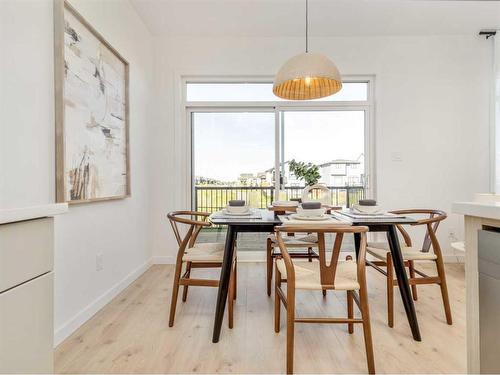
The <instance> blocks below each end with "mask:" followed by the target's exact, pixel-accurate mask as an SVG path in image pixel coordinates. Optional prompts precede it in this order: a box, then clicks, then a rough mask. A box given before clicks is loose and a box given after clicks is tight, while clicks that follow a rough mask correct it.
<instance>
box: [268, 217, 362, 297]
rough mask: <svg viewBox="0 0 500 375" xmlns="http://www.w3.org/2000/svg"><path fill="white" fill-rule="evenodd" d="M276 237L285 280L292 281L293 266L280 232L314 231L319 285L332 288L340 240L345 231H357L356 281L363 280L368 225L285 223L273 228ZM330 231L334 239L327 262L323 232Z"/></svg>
mask: <svg viewBox="0 0 500 375" xmlns="http://www.w3.org/2000/svg"><path fill="white" fill-rule="evenodd" d="M275 231H276V238H277V241H278V245H279V247H280V251H281V254H282V256H283V260H284V262H285V267H286V272H287V280H288V281H287V282H288V283H289V285H290V282H292V283H293V280H295V271H294V268H293V262H292V259H291V257H290V254H289V253H288V250H287V248H286V244H285V242H284V241H283V237H282V233H286V234H289V233H301V232H308V233H316V234H317V236H318V252H319V254H318V255H319V264H320V273H321V285H322V286H324V287H325V288H330V289H334V288H335V273H336V270H337V264H338V259H339V256H340V248H341V246H342V240H343V237H344V234H346V233H358V234H359V235H360V237H361V241H360V247H359V253H358V259H357V274H358V282H360V283H361V282H363V283H364V281H365V256H366V232H367V231H368V227H364V226H339V225H331V226H326V225H321V226H317V227H316V226H314V225H286V226H280V227H276V228H275ZM327 233H332V234H335V241H334V244H333V249H332V254H331V257H330V262H329V263H327V259H326V246H325V234H327Z"/></svg>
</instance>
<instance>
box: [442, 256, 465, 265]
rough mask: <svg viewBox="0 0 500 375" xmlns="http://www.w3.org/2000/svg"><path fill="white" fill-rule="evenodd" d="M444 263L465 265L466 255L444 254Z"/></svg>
mask: <svg viewBox="0 0 500 375" xmlns="http://www.w3.org/2000/svg"><path fill="white" fill-rule="evenodd" d="M443 261H444V262H445V263H465V255H464V254H457V255H453V254H443Z"/></svg>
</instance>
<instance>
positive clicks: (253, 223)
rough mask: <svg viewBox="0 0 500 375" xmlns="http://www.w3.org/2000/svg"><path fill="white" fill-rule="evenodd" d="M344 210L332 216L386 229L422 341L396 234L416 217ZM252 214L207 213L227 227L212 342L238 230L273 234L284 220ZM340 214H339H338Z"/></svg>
mask: <svg viewBox="0 0 500 375" xmlns="http://www.w3.org/2000/svg"><path fill="white" fill-rule="evenodd" d="M348 212H349V211H345V212H342V211H340V212H334V213H332V216H333V217H337V218H339V219H341V220H342V221H344V222H347V223H349V224H350V225H361V226H367V227H368V228H369V230H370V232H385V233H386V234H387V240H388V244H389V249H390V251H391V254H392V258H393V266H394V269H395V274H396V278H397V281H398V285H399V291H400V294H401V299H402V301H403V305H404V308H405V312H406V316H407V319H408V323H409V325H410V329H411V333H412V336H413V339H414V340H415V341H421V335H420V329H419V326H418V320H417V316H416V313H415V306H414V304H413V299H412V296H411V292H410V285H409V283H408V276H407V274H406V270H405V266H404V261H403V255H402V253H401V246H400V245H399V239H398V235H397V230H396V225H398V224H414V223H416V220H415V219H413V218H411V217H402V216H393V217H390V218H388V217H385V218H379V217H377V216H374V217H369V216H368V215H359V216H358V215H351V214H349V213H348ZM254 213H255V214H254V215H251V216H248V217H245V216H225V215H223V214H221V212H216V213H213V214H212V215H210V217H209V220H210V222H211V223H212V224H214V225H219V226H226V227H227V233H226V240H225V244H224V257H223V261H222V269H221V273H220V280H219V288H218V292H217V304H216V308H215V318H214V326H213V335H212V342H214V343H217V342H219V339H220V335H221V328H222V321H223V319H224V311H225V308H226V301H227V294H228V289H229V277H230V274H231V263H232V259H233V255H234V249H235V246H234V245H235V243H236V239H237V237H238V233H241V232H254V233H258V232H261V233H272V232H274V227H276V226H279V225H282V224H283V222H282V221H281V219H280V216H279V215H278V214H277V213H276V212H273V211H272V210H266V209H256V210H254ZM339 215H340V216H339ZM354 245H355V251H356V255H358V253H359V246H360V236H359V235H357V236H356V235H355V236H354Z"/></svg>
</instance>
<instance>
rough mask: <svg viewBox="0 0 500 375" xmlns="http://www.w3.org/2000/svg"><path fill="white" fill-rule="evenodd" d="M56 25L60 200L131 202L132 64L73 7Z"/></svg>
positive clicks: (58, 5)
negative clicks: (130, 102)
mask: <svg viewBox="0 0 500 375" xmlns="http://www.w3.org/2000/svg"><path fill="white" fill-rule="evenodd" d="M54 22H55V25H54V26H55V28H54V30H55V49H54V50H55V95H56V98H55V99H56V100H55V102H56V200H57V201H58V202H68V203H85V202H93V201H101V200H109V199H120V198H125V197H128V196H130V164H129V95H128V83H129V64H128V62H127V61H126V60H125V59H124V58H123V57H122V56H121V55H120V54H119V53H118V52H117V51H116V50H115V49H114V48H113V47H112V46H111V45H110V44H109V43H108V42H107V41H106V40H105V39H104V38H103V37H102V36H101V35H100V34H99V33H98V32H97V31H96V30H95V29H94V28H93V27H92V26H91V25H90V24H89V23H88V22H87V21H86V20H85V19H84V18H83V17H82V16H81V15H80V14H79V13H78V12H77V11H76V10H75V9H74V8H73V7H72V6H71V5H70V4H69V3H68V2H65V1H63V0H56V1H55V3H54Z"/></svg>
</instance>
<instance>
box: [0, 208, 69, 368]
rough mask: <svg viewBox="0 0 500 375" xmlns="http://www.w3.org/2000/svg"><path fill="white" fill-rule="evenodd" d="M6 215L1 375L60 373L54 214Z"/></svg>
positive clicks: (0, 258)
mask: <svg viewBox="0 0 500 375" xmlns="http://www.w3.org/2000/svg"><path fill="white" fill-rule="evenodd" d="M65 210H67V205H65V204H64V205H60V204H59V205H47V206H39V207H32V208H25V209H19V210H0V373H1V374H5V373H9V374H13V373H14V374H29V373H37V374H42V373H44V374H46V373H52V372H53V370H54V355H53V351H54V274H53V263H54V219H53V218H52V217H47V216H52V215H54V214H59V213H62V212H64V211H65Z"/></svg>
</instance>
